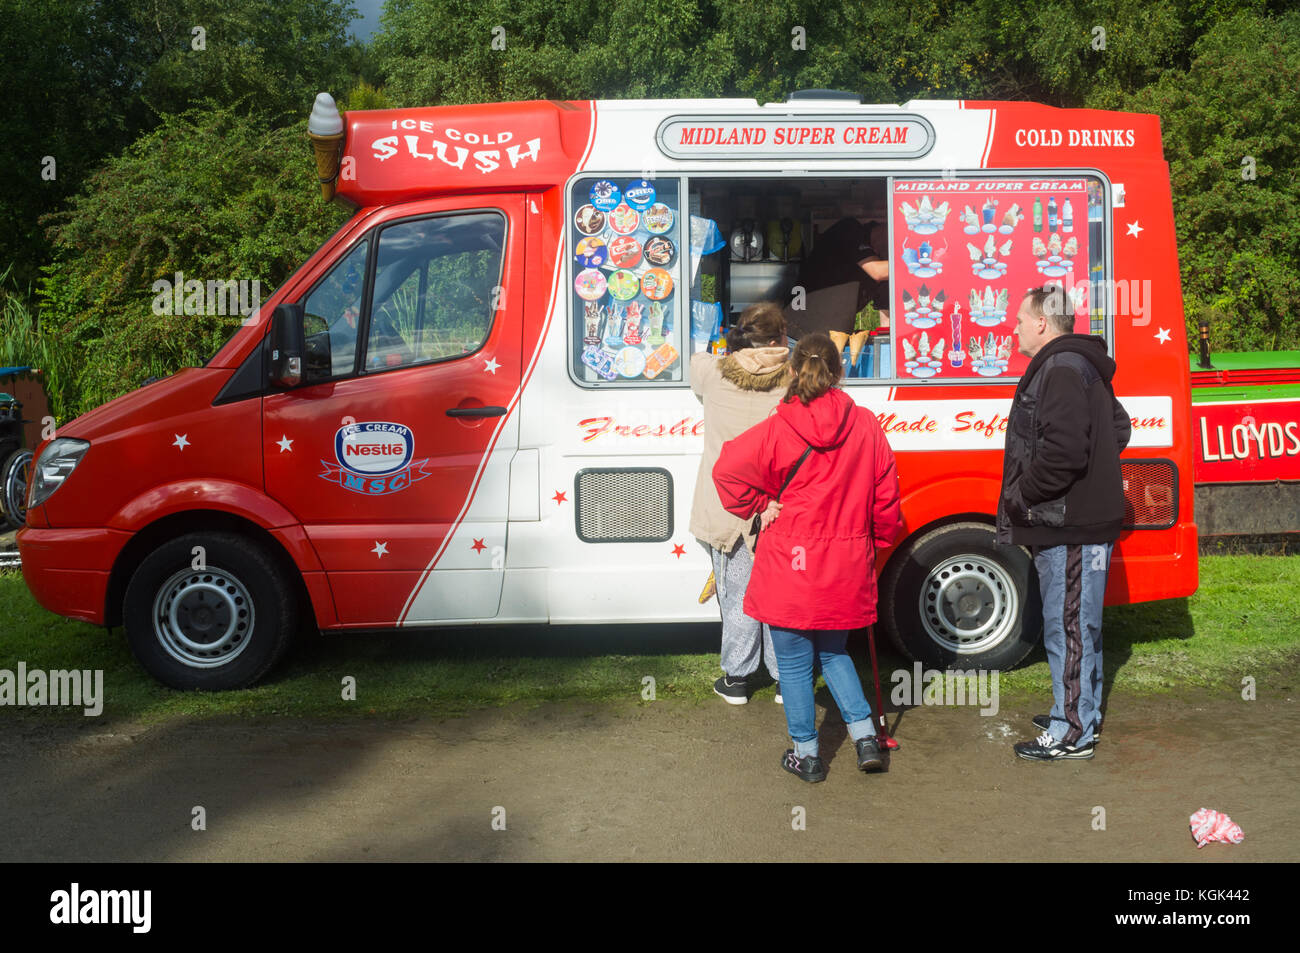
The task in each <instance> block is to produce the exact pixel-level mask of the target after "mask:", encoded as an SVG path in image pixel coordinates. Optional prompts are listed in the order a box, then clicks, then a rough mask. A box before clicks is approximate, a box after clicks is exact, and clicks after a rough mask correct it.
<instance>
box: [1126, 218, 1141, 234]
mask: <svg viewBox="0 0 1300 953" xmlns="http://www.w3.org/2000/svg"><path fill="white" fill-rule="evenodd" d="M1140 231H1143V228H1142V226H1141V225H1139V224H1138V223H1137V222H1136V221H1133V222H1129V223H1128V233H1129V234H1130V235H1132V236H1133V237H1134V238H1137V237H1138V232H1140Z"/></svg>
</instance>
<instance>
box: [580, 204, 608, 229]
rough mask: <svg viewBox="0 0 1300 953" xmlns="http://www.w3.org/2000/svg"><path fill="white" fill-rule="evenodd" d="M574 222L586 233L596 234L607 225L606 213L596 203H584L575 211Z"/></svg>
mask: <svg viewBox="0 0 1300 953" xmlns="http://www.w3.org/2000/svg"><path fill="white" fill-rule="evenodd" d="M573 224H574V227H575V228H577V229H578V231H580V232H582V234H584V235H596V234H599V232H600V230H601V229H602V228H604V227H605V213H604V212H602V211H601V210H600V209H598V208H596V206H594V205H584V206H583V207H582V208H580V209H578V210H577V211H576V212H574V213H573Z"/></svg>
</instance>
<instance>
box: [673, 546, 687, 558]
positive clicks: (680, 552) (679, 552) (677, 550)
mask: <svg viewBox="0 0 1300 953" xmlns="http://www.w3.org/2000/svg"><path fill="white" fill-rule="evenodd" d="M673 555H674V556H676V557H677V558H678V559H681V558H682V557H683V556H685V555H686V547H685V546H683V545H682V544H681V543H678V544H677V545H676V546H674V547H673Z"/></svg>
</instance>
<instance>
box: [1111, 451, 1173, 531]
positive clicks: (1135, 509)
mask: <svg viewBox="0 0 1300 953" xmlns="http://www.w3.org/2000/svg"><path fill="white" fill-rule="evenodd" d="M1119 468H1120V475H1121V476H1122V477H1123V478H1124V528H1125V529H1168V528H1169V527H1171V526H1173V525H1174V523H1176V522H1177V521H1178V469H1177V467H1175V466H1174V462H1173V461H1172V460H1121V461H1120V464H1119Z"/></svg>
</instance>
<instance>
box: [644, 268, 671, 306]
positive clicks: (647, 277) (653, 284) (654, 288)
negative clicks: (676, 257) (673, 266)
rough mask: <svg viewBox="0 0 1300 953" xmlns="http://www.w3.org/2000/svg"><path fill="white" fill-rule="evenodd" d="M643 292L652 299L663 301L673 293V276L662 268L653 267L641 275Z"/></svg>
mask: <svg viewBox="0 0 1300 953" xmlns="http://www.w3.org/2000/svg"><path fill="white" fill-rule="evenodd" d="M641 293H642V294H644V295H645V296H646V297H647V298H649V299H650V300H651V301H662V300H663V299H664V298H667V297H668V296H669V295H670V294H672V293H673V276H672V275H670V274H669V273H668V272H666V271H664V269H662V268H651V269H650V270H649V271H647V272H646V273H645V274H644V275H642V276H641Z"/></svg>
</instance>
